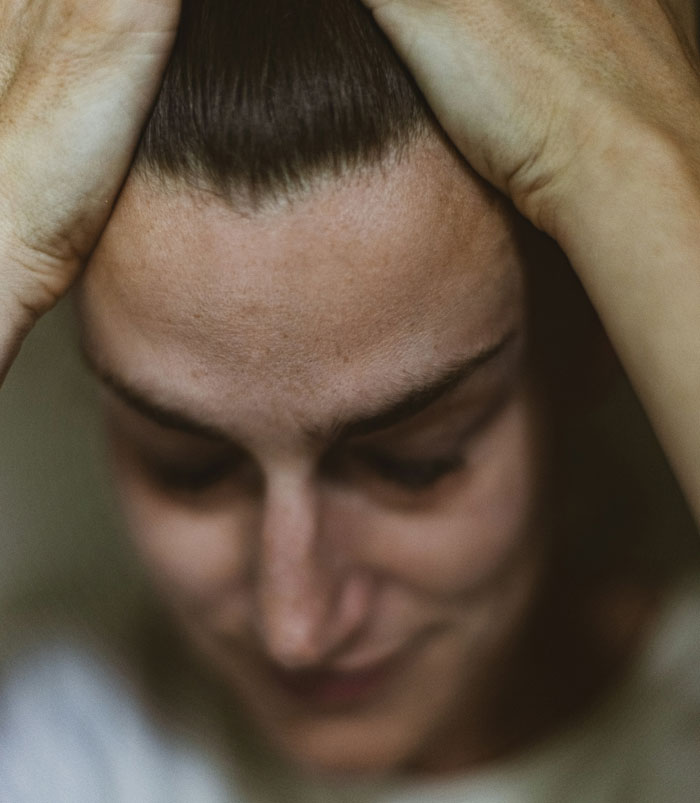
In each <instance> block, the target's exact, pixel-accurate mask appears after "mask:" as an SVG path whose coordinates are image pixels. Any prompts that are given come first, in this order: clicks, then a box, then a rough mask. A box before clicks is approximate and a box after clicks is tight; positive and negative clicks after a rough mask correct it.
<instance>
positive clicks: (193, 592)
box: [115, 457, 256, 613]
mask: <svg viewBox="0 0 700 803" xmlns="http://www.w3.org/2000/svg"><path fill="white" fill-rule="evenodd" d="M115 468H116V471H115V479H116V482H117V487H118V491H119V495H120V501H121V505H122V509H123V512H124V515H125V518H126V523H127V528H128V530H129V535H130V537H131V540H132V542H133V544H134V546H135V547H136V550H137V551H138V553H139V555H140V557H141V559H142V562H143V564H144V565H145V567H146V569H147V571H148V573H149V575H150V576H151V579H152V581H153V583H154V584H155V585H156V587H157V588H158V589H159V591H160V592H161V593H162V595H163V596H164V597H165V598H166V599H167V601H168V602H169V603H170V604H171V605H173V606H174V607H176V608H179V609H183V610H188V611H191V612H198V613H200V612H204V611H205V610H207V609H209V608H211V607H212V606H213V605H214V604H215V601H217V600H219V599H220V598H221V596H222V594H226V595H228V596H229V597H231V596H237V595H240V594H241V593H242V592H243V589H244V587H245V586H246V582H247V575H248V566H249V556H248V554H247V553H248V546H247V544H248V540H249V539H247V538H246V537H245V534H246V533H247V532H250V529H251V528H253V527H255V526H256V524H255V521H254V518H255V516H256V512H255V510H254V509H253V508H252V507H251V506H249V505H246V504H245V503H241V504H239V505H236V506H235V509H233V508H232V507H231V506H230V505H221V506H220V507H213V508H212V507H203V506H198V505H196V504H195V505H192V504H187V503H184V502H183V503H178V502H177V501H176V500H175V499H172V498H170V497H168V496H167V495H165V494H163V493H160V492H159V491H158V490H156V489H154V488H153V487H152V486H151V485H150V483H148V482H147V481H146V480H145V479H144V478H143V477H142V476H141V474H140V472H139V470H138V469H137V468H136V467H134V466H133V465H132V464H130V463H129V462H128V461H127V460H120V459H119V457H117V459H116V460H115Z"/></svg>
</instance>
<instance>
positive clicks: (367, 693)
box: [271, 653, 407, 709]
mask: <svg viewBox="0 0 700 803" xmlns="http://www.w3.org/2000/svg"><path fill="white" fill-rule="evenodd" d="M406 661H407V656H406V654H405V653H402V654H397V655H394V656H390V657H388V658H385V659H383V660H382V661H379V662H377V663H374V664H372V665H370V666H366V667H358V668H357V669H353V670H351V671H342V670H336V669H305V670H286V669H282V668H280V667H278V666H274V667H271V674H272V677H273V679H274V682H275V683H276V684H277V685H278V686H279V687H280V688H281V689H282V690H283V691H284V692H285V693H286V694H287V695H289V696H291V697H293V698H295V699H296V700H298V701H299V702H301V703H303V704H304V705H306V706H312V707H314V708H333V709H335V708H347V707H353V706H358V705H361V704H366V703H369V702H370V701H372V700H373V699H375V698H376V697H378V696H379V695H380V694H381V692H382V690H383V689H385V688H386V686H387V685H388V683H389V682H390V680H391V679H392V678H393V677H395V676H396V675H397V674H398V673H399V671H400V670H401V668H402V667H403V666H404V664H405V663H406Z"/></svg>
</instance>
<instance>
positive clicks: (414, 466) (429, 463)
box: [365, 452, 465, 493]
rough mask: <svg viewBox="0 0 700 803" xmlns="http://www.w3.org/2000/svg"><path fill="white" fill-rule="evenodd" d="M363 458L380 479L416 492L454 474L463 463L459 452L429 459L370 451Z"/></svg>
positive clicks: (462, 457)
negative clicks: (412, 458)
mask: <svg viewBox="0 0 700 803" xmlns="http://www.w3.org/2000/svg"><path fill="white" fill-rule="evenodd" d="M365 460H366V462H367V464H368V465H369V466H370V468H371V469H372V470H373V471H374V472H375V473H376V474H377V475H378V476H379V477H380V478H381V479H383V480H387V481H389V482H391V483H393V484H394V485H397V486H399V487H401V488H404V489H406V490H408V491H413V492H416V493H417V492H420V491H424V490H428V489H429V488H432V487H433V486H434V485H437V483H438V482H439V481H440V480H441V479H443V478H444V477H447V476H448V475H450V474H456V473H457V472H458V471H461V470H462V469H463V468H464V464H465V458H464V455H463V454H460V453H456V454H450V455H446V456H441V457H434V458H430V459H419V460H406V459H399V458H395V457H392V456H390V455H385V454H381V453H380V452H372V453H370V454H369V455H367V456H366V457H365Z"/></svg>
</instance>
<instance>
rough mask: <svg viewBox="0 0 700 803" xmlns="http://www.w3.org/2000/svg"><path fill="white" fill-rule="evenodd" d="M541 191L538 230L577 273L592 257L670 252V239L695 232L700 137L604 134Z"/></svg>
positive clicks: (628, 130) (670, 131) (626, 128)
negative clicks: (655, 249)
mask: <svg viewBox="0 0 700 803" xmlns="http://www.w3.org/2000/svg"><path fill="white" fill-rule="evenodd" d="M698 114H699V115H700V109H699V110H698ZM548 190H549V192H548V194H547V197H543V198H542V199H540V202H539V205H538V207H537V214H538V215H539V220H538V221H537V223H538V225H540V227H541V228H543V229H544V230H545V231H546V232H547V233H548V234H550V235H551V236H552V237H554V239H555V240H556V241H557V242H558V243H559V244H560V246H561V247H562V248H563V250H564V251H565V253H566V254H567V255H568V256H569V258H570V260H571V262H572V264H573V265H574V267H575V268H576V269H577V270H580V271H581V270H586V269H590V270H595V266H596V263H597V260H596V258H595V255H596V254H600V253H601V252H603V253H605V252H606V251H607V250H609V249H612V250H614V249H616V248H619V249H621V250H622V251H623V252H625V253H628V254H631V253H633V252H634V251H635V250H636V249H637V248H644V247H647V244H648V243H649V242H651V241H653V240H654V239H655V238H656V237H658V238H660V239H661V241H662V242H663V243H664V244H665V245H670V244H671V243H670V238H669V234H670V232H671V231H673V230H675V229H687V230H688V232H689V233H692V232H693V231H695V232H697V230H698V221H699V220H700V217H699V216H698V207H699V206H700V136H699V135H698V133H697V132H695V131H688V130H683V129H681V128H678V129H674V128H672V127H671V126H669V127H667V128H664V129H662V128H660V127H656V126H647V125H639V126H633V125H623V126H618V127H613V126H610V130H609V131H608V132H607V134H606V136H604V137H600V139H599V140H598V141H597V142H596V144H595V146H594V147H591V148H589V149H588V152H587V153H586V155H585V158H584V157H583V156H581V158H576V159H574V160H572V161H571V166H570V169H569V170H568V172H567V173H566V174H563V175H562V177H561V179H560V180H559V181H556V182H552V187H551V188H548ZM604 261H605V260H603V262H604Z"/></svg>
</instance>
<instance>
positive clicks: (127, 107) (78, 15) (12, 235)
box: [0, 0, 180, 381]
mask: <svg viewBox="0 0 700 803" xmlns="http://www.w3.org/2000/svg"><path fill="white" fill-rule="evenodd" d="M179 7H180V4H179V2H176V0H115V2H109V3H104V2H100V0H0V19H1V20H2V26H1V28H0V108H1V109H2V121H3V123H2V131H1V132H0V173H2V177H3V180H2V188H1V189H0V321H1V322H0V381H2V379H3V377H4V375H5V372H6V371H7V369H8V368H9V365H10V363H11V362H12V359H13V358H14V356H15V355H16V353H17V351H18V350H19V347H20V344H21V342H22V340H23V338H24V336H25V335H26V333H27V332H28V331H29V329H30V328H31V327H32V326H33V324H34V323H35V321H36V320H37V318H38V317H39V316H40V315H41V314H42V313H44V312H46V311H47V310H48V309H50V308H51V307H52V306H53V304H54V303H55V302H56V301H57V300H58V299H59V298H60V297H61V296H62V295H63V294H64V293H65V292H66V290H67V289H68V288H69V287H70V285H71V283H72V282H73V281H74V280H75V279H76V277H77V276H78V275H79V273H80V271H81V270H82V268H83V267H84V265H85V261H86V259H87V257H88V255H89V254H90V251H91V250H92V248H93V247H94V245H95V243H96V242H97V239H98V237H99V235H100V233H101V232H102V229H103V228H104V226H105V223H106V222H107V219H108V217H109V214H110V211H111V208H112V205H113V203H114V200H115V198H116V196H117V193H118V192H119V188H120V186H121V184H122V182H123V180H124V178H125V176H126V173H127V171H128V169H129V164H130V161H131V156H132V153H133V150H134V148H135V147H136V143H137V141H138V137H139V133H140V130H141V127H142V125H143V123H144V121H145V119H146V115H147V114H148V110H149V107H150V105H151V103H152V101H153V99H154V98H155V95H156V91H157V89H158V86H159V83H160V76H161V73H162V71H163V69H164V67H165V64H166V60H167V57H168V53H169V51H170V48H171V45H172V42H173V40H174V37H175V32H176V29H177V20H178V15H179Z"/></svg>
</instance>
